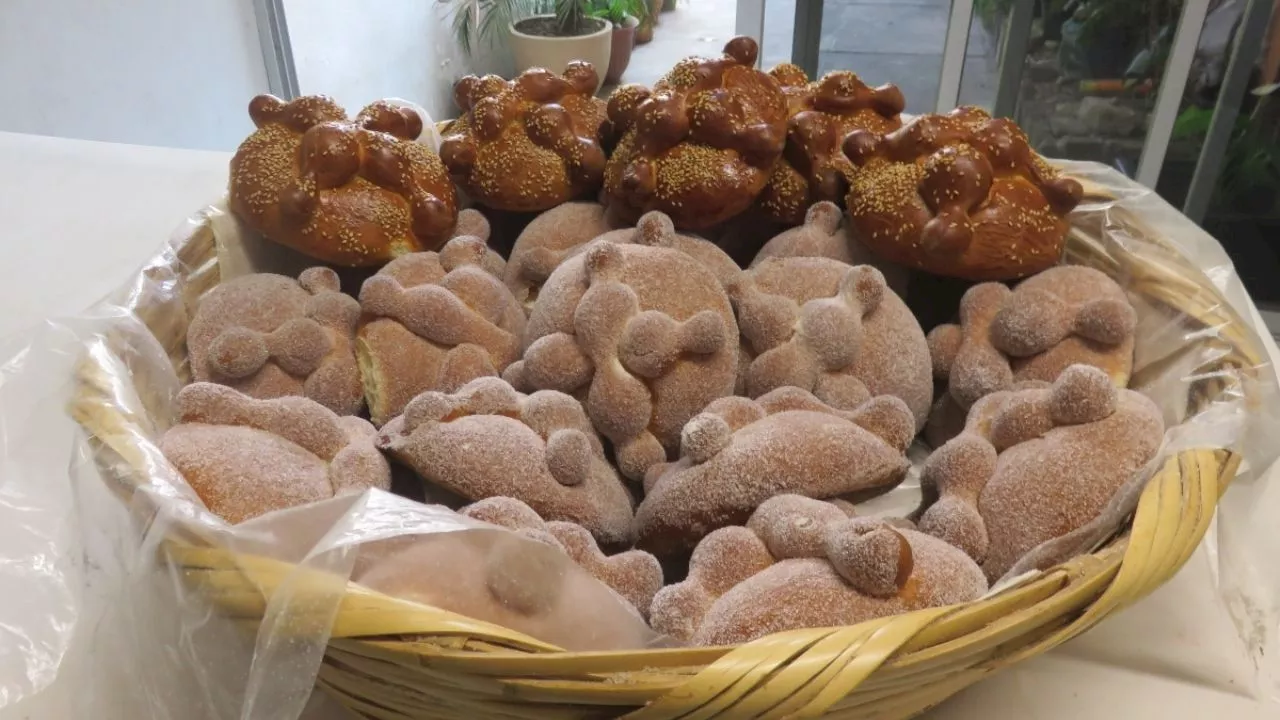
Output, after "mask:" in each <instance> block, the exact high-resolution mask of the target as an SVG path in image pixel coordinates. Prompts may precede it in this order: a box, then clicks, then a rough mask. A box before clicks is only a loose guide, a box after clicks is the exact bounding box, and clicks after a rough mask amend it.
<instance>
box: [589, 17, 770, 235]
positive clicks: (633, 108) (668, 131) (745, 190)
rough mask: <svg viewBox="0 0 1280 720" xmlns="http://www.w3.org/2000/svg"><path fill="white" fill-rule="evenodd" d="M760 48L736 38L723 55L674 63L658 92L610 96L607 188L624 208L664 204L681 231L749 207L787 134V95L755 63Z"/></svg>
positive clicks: (627, 211)
mask: <svg viewBox="0 0 1280 720" xmlns="http://www.w3.org/2000/svg"><path fill="white" fill-rule="evenodd" d="M758 51H759V47H758V45H757V44H756V41H755V40H752V39H751V38H749V37H736V38H734V39H732V40H730V41H729V42H728V43H727V44H726V45H725V47H724V55H723V56H722V57H720V58H715V59H709V58H701V57H689V58H685V59H684V60H681V61H680V62H678V63H676V65H675V67H674V68H672V70H671V72H669V73H667V74H666V75H665V76H663V78H662V79H661V80H659V81H658V82H657V83H656V84H655V85H654V86H653V89H652V90H649V89H648V88H645V87H642V86H639V85H624V86H623V87H620V88H618V89H617V90H616V91H615V92H614V94H613V95H612V96H611V97H610V98H609V121H610V123H611V124H612V126H613V128H614V131H615V132H616V133H618V134H619V136H620V138H621V139H620V140H619V141H618V145H617V147H616V148H615V149H614V151H613V154H612V155H611V156H610V157H609V163H608V167H607V169H606V171H605V191H606V192H607V193H608V196H609V202H610V205H611V207H613V208H616V209H617V211H618V213H619V215H620V216H622V217H624V218H627V219H632V220H634V219H635V218H638V217H640V215H641V214H643V213H645V212H648V211H650V210H661V211H662V212H664V213H666V214H667V215H668V216H670V217H671V220H672V221H673V222H674V223H675V225H676V227H678V228H681V229H695V230H696V229H699V228H707V227H711V226H713V225H716V224H718V223H720V222H723V221H725V220H727V219H729V218H731V217H733V216H734V215H737V214H738V213H740V212H742V211H743V210H746V209H747V208H748V207H749V206H750V205H751V203H752V202H753V201H754V200H755V198H756V196H757V195H759V194H760V191H761V190H762V189H764V186H765V183H766V182H767V181H768V179H769V175H770V173H771V172H772V170H773V166H774V163H776V162H777V160H778V158H779V157H780V156H781V154H782V148H783V145H784V144H785V142H786V130H787V103H786V98H785V97H783V94H782V90H781V88H780V87H779V86H778V82H777V81H776V80H774V79H773V78H772V77H770V76H769V75H767V74H766V73H763V72H761V71H760V70H757V69H756V67H755V63H756V55H757V53H758Z"/></svg>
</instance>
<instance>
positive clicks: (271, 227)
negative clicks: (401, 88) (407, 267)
mask: <svg viewBox="0 0 1280 720" xmlns="http://www.w3.org/2000/svg"><path fill="white" fill-rule="evenodd" d="M249 116H250V117H251V118H252V119H253V123H254V125H255V126H257V130H255V131H254V133H253V134H252V135H250V136H249V137H248V139H246V140H245V141H244V142H243V143H241V145H240V147H239V149H237V150H236V154H235V156H234V157H233V158H232V159H231V182H230V186H229V194H230V204H231V211H232V212H234V213H235V214H236V216H238V217H239V218H240V219H241V220H243V221H244V222H245V224H247V225H248V226H249V227H251V228H253V229H254V230H256V231H258V232H260V233H262V234H263V236H265V237H266V238H267V239H269V240H274V241H275V242H278V243H280V244H282V245H287V246H289V247H291V248H293V249H294V250H297V251H299V252H301V253H304V254H306V255H310V256H311V257H314V258H317V259H319V260H323V261H324V262H327V263H332V264H334V265H346V266H378V265H382V264H383V263H386V262H387V261H388V260H391V259H393V258H396V257H399V256H401V255H405V254H407V253H411V252H418V251H421V250H435V249H436V248H438V247H440V246H441V245H442V244H444V242H445V240H447V239H448V238H449V235H450V233H451V232H452V231H453V227H454V223H455V222H456V220H457V217H458V207H457V198H456V195H455V193H454V188H453V183H452V182H450V180H449V176H448V174H447V173H446V172H445V169H444V165H442V164H441V162H440V158H439V157H437V156H436V154H435V153H434V152H432V151H431V150H430V149H429V148H428V147H427V146H426V145H423V144H421V143H417V142H414V139H415V138H417V137H418V135H419V134H421V132H422V118H420V117H419V116H418V114H417V113H415V112H413V111H412V110H410V109H408V108H405V107H398V106H395V105H393V104H391V103H386V102H376V103H373V104H372V105H369V106H368V107H366V108H364V109H363V110H361V111H360V113H359V114H358V115H356V118H355V120H354V121H352V120H349V119H348V118H347V114H346V112H344V111H343V109H342V108H341V107H339V106H338V105H337V103H335V102H334V101H333V100H331V99H330V98H327V97H325V96H323V95H308V96H304V97H300V98H297V99H295V100H291V101H289V102H287V103H286V102H284V101H282V100H280V99H279V98H276V97H273V96H271V95H259V96H258V97H255V98H254V99H253V101H252V102H251V103H249Z"/></svg>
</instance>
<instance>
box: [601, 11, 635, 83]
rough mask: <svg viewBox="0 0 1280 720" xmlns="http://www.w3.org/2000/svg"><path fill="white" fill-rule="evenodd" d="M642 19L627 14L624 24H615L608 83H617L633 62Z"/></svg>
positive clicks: (606, 78)
mask: <svg viewBox="0 0 1280 720" xmlns="http://www.w3.org/2000/svg"><path fill="white" fill-rule="evenodd" d="M639 24H640V21H639V20H637V19H635V18H633V17H631V16H630V15H628V16H627V19H626V21H624V22H623V23H622V25H620V26H619V25H614V26H613V49H612V50H611V51H610V53H609V72H607V73H605V76H604V81H605V83H606V84H608V85H616V84H618V81H619V80H621V79H622V73H624V72H626V71H627V65H629V64H631V48H632V47H634V46H635V44H636V27H637V26H638V25H639Z"/></svg>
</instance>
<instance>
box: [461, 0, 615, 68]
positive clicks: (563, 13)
mask: <svg viewBox="0 0 1280 720" xmlns="http://www.w3.org/2000/svg"><path fill="white" fill-rule="evenodd" d="M437 2H439V3H441V4H443V5H448V6H450V7H451V8H452V12H453V35H454V37H455V38H456V39H457V41H458V46H459V47H461V48H462V51H463V52H465V53H467V54H468V55H470V54H471V51H472V49H473V48H474V47H475V43H476V41H477V40H481V41H483V42H485V43H486V44H487V45H489V46H490V47H492V45H493V43H494V41H495V40H496V39H498V38H501V37H503V33H504V32H505V31H506V28H507V26H508V25H510V24H511V23H513V22H518V21H520V20H523V19H525V18H529V17H533V16H534V15H551V14H554V15H555V16H556V22H557V25H558V26H559V31H560V34H561V35H563V36H565V37H573V36H576V35H583V34H586V32H588V31H589V30H590V29H591V27H592V23H588V20H589V19H591V18H593V17H594V16H593V15H592V10H593V5H595V4H596V3H595V0H437ZM633 14H634V13H633Z"/></svg>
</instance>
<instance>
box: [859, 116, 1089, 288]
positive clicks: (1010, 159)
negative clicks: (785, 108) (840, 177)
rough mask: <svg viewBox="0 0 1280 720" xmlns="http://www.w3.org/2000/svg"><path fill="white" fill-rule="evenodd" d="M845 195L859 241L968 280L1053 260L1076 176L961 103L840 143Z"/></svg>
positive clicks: (1010, 127) (1003, 124) (1018, 133)
mask: <svg viewBox="0 0 1280 720" xmlns="http://www.w3.org/2000/svg"><path fill="white" fill-rule="evenodd" d="M844 151H845V154H846V155H848V156H849V159H850V160H851V161H852V162H853V164H854V166H855V167H856V168H857V169H856V171H855V172H854V173H853V176H852V184H851V186H850V189H849V196H848V198H847V202H848V208H849V217H850V218H851V219H852V220H853V224H854V226H855V227H856V228H857V229H858V232H859V233H860V235H861V237H862V240H863V242H865V243H867V245H868V247H870V248H871V249H872V250H873V251H875V252H876V253H878V254H880V255H881V256H883V257H884V258H885V259H887V260H890V261H892V262H895V263H899V264H901V265H906V266H908V267H912V268H916V269H919V270H924V271H925V272H929V273H933V274H935V275H945V276H948V277H958V278H964V279H966V280H979V281H982V280H1011V279H1015V278H1022V277H1026V276H1028V275H1032V274H1034V273H1037V272H1040V271H1041V270H1045V269H1046V268H1049V267H1052V266H1054V265H1056V264H1057V263H1058V261H1059V259H1060V258H1061V256H1062V247H1063V244H1064V243H1065V241H1066V237H1067V228H1068V223H1067V220H1066V215H1067V213H1068V212H1070V211H1071V210H1072V209H1073V208H1075V206H1076V205H1077V204H1078V203H1079V202H1080V199H1081V196H1082V195H1083V188H1082V187H1081V185H1080V183H1078V182H1076V181H1075V180H1072V179H1070V178H1066V177H1062V176H1061V175H1060V174H1059V173H1058V171H1057V170H1055V169H1053V168H1052V167H1050V166H1049V165H1048V163H1046V162H1045V161H1044V159H1043V158H1041V157H1040V156H1039V155H1037V154H1036V153H1035V151H1033V150H1032V149H1031V146H1030V145H1028V144H1027V136H1026V134H1025V133H1023V132H1022V130H1021V129H1020V128H1019V127H1018V126H1017V125H1016V124H1014V123H1013V121H1012V120H1008V119H1005V118H998V119H992V118H991V116H989V115H988V114H987V113H986V112H985V111H983V110H981V109H978V108H973V107H962V108H957V109H956V110H953V111H952V112H950V113H947V114H945V115H921V116H919V117H917V118H915V119H914V120H912V121H911V122H909V123H907V124H906V125H904V126H903V127H902V128H900V129H898V130H895V131H893V132H891V133H889V134H888V135H877V134H876V133H874V132H870V131H865V130H863V131H855V132H853V133H850V134H849V136H848V137H847V138H845V141H844Z"/></svg>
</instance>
